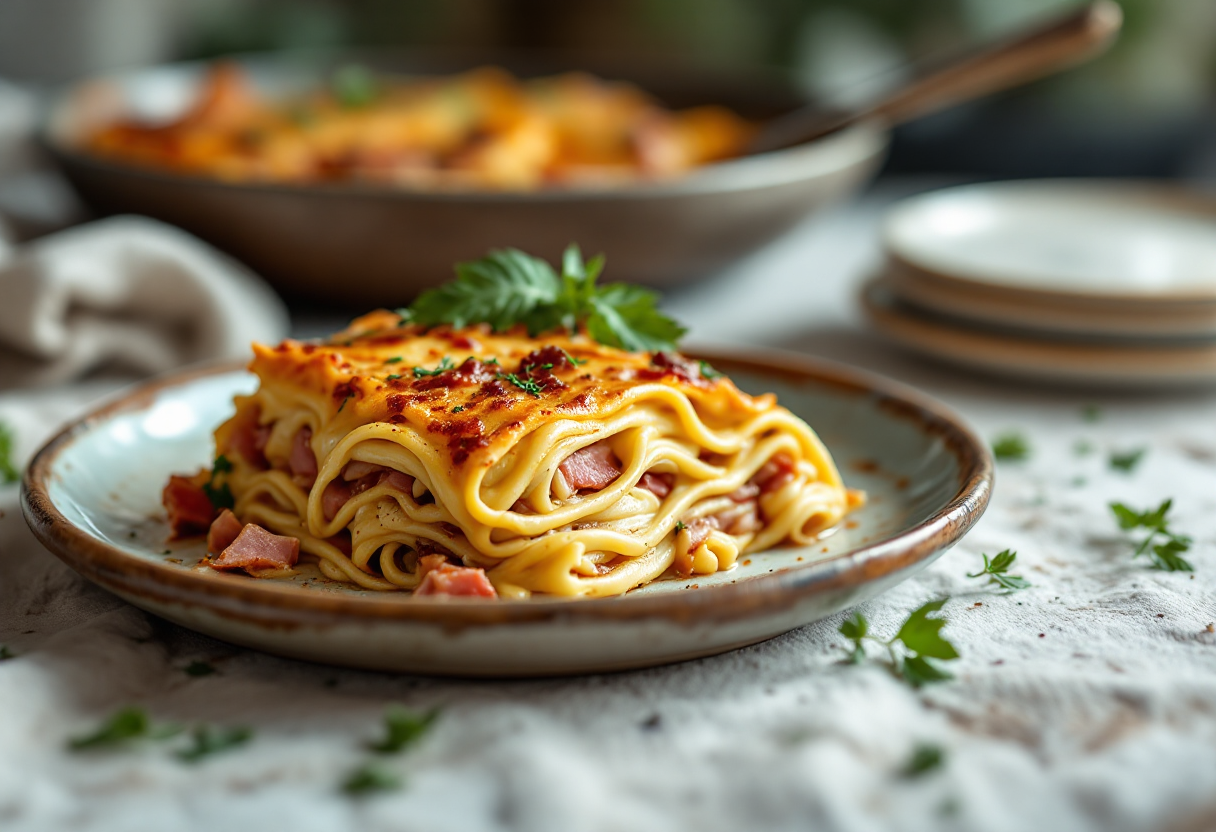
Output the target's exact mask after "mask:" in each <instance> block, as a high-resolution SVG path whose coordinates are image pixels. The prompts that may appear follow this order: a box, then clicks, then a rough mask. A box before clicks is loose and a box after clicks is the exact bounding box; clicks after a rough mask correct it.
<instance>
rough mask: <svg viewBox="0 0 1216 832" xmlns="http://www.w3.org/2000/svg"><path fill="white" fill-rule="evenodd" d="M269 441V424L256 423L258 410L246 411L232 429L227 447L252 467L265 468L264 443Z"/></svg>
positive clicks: (266, 464)
mask: <svg viewBox="0 0 1216 832" xmlns="http://www.w3.org/2000/svg"><path fill="white" fill-rule="evenodd" d="M268 441H270V425H259V424H258V412H257V411H256V410H253V411H246V412H245V414H244V415H243V416H242V418H241V421H240V422H239V423H238V424H237V425H236V426H235V427H234V428H233V429H232V434H231V435H230V436H229V438H228V448H227V450H231V451H232V452H234V453H236V454H237V455H238V456H240V457H241V458H242V459H244V460H245V461H246V462H248V463H249V464H250V465H252V466H253V467H254V468H257V469H259V470H262V471H264V470H266V469H267V468H269V467H270V464H269V463H268V462H267V461H266V443H267V442H268Z"/></svg>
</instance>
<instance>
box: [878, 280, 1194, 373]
mask: <svg viewBox="0 0 1216 832" xmlns="http://www.w3.org/2000/svg"><path fill="white" fill-rule="evenodd" d="M861 301H862V308H863V310H864V311H865V314H866V317H868V318H869V319H870V322H871V323H872V324H873V325H874V326H875V327H876V328H877V329H879V330H880V331H881V332H882V333H883V334H884V335H886V336H887V337H888V338H890V339H891V340H892V341H894V342H895V343H897V344H899V345H901V346H904V347H907V348H909V349H911V350H914V351H916V352H918V353H921V354H922V355H927V356H930V357H931V358H935V359H937V360H939V361H945V362H948V363H950V364H955V365H958V366H962V367H967V368H969V369H972V370H978V371H981V372H983V373H985V374H994V373H995V374H998V375H1002V376H1008V377H1012V378H1021V379H1028V380H1033V381H1040V382H1047V383H1050V384H1067V385H1076V384H1081V385H1084V386H1088V387H1094V388H1107V389H1121V390H1147V389H1193V388H1197V387H1211V386H1212V385H1216V340H1214V339H1211V338H1202V339H1146V338H1138V339H1134V340H1132V339H1126V340H1115V339H1110V338H1078V337H1062V336H1060V335H1059V334H1052V333H1043V332H1034V331H1030V330H1026V329H1021V328H1019V329H1013V328H1002V327H999V326H994V325H990V324H987V323H984V322H976V321H967V320H964V319H960V318H957V317H953V316H951V315H948V314H942V313H940V312H934V311H930V310H926V309H923V308H921V307H917V306H914V305H912V304H909V303H907V302H906V301H904V300H903V299H902V298H901V297H900V296H899V294H897V293H896V292H895V291H893V290H892V287H891V286H890V285H889V284H888V283H887V282H886V281H884V280H883V279H881V278H879V279H875V280H872V281H870V282H869V283H868V284H867V285H866V286H865V288H864V289H863V290H862V297H861Z"/></svg>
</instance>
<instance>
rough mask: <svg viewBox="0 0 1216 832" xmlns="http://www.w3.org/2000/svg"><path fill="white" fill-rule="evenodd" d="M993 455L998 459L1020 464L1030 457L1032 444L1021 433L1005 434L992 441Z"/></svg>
mask: <svg viewBox="0 0 1216 832" xmlns="http://www.w3.org/2000/svg"><path fill="white" fill-rule="evenodd" d="M992 455H993V456H995V457H996V458H997V459H1004V460H1008V461H1010V462H1020V461H1022V460H1024V459H1028V458H1029V457H1030V443H1029V442H1027V441H1026V437H1024V436H1022V434H1020V433H1012V432H1011V433H1003V434H1001V435H1000V436H998V437H997V438H996V439H994V440H993V441H992Z"/></svg>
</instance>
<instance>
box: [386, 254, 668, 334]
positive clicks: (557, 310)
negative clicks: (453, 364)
mask: <svg viewBox="0 0 1216 832" xmlns="http://www.w3.org/2000/svg"><path fill="white" fill-rule="evenodd" d="M603 267H604V258H603V256H602V255H601V256H598V257H593V258H592V259H591V260H590V261H588V262H586V263H584V262H583V257H582V253H581V252H580V251H579V249H578V246H576V245H571V246H569V247H568V248H567V249H566V251H565V253H564V254H563V255H562V272H561V274H560V275H558V274H557V273H556V272H555V271H554V270H553V267H552V266H550V265H549V264H548V263H546V262H545V261H544V260H541V259H540V258H537V257H532V256H531V255H528V254H525V253H524V252H522V251H519V250H518V249H503V250H500V251H492V252H490V254H488V255H487V256H485V257H483V258H481V259H480V260H474V261H472V262H468V263H460V264H457V266H456V279H455V280H454V281H451V282H450V283H445V284H444V285H442V286H439V287H437V288H435V289H430V290H428V291H426V292H423V293H422V294H421V295H419V296H418V299H417V300H415V301H414V303H413V305H411V306H410V307H409V309H408V310H402V311H403V313H407V315H405V316H407V317H408V318H409V320H410V321H412V322H415V323H418V324H421V325H423V326H435V325H437V324H451V325H452V326H454V327H457V328H460V327H463V326H467V325H468V324H472V323H480V322H485V323H488V324H489V325H490V326H491V328H493V329H494V330H495V331H502V330H505V329H509V328H510V327H512V326H514V325H516V324H524V325H525V326H526V327H527V328H528V332H529V334H531V335H537V334H539V333H541V332H546V331H548V330H552V329H557V328H559V327H565V328H566V329H568V330H570V331H575V330H576V329H577V328H578V327H579V326H580V325H581V326H584V327H586V329H587V333H588V334H589V335H590V336H591V337H592V338H594V339H595V340H596V341H599V342H600V343H601V344H605V345H607V346H610V347H617V348H620V349H626V350H633V351H652V352H657V351H661V350H673V349H675V347H676V342H677V341H678V340H679V339H680V337H681V336H682V335H683V334H684V332H685V330H684V328H683V327H681V326H680V325H679V324H677V323H676V322H675V321H673V320H672V319H671V318H668V317H667V316H666V315H664V314H663V313H661V312H660V311H659V310H658V307H657V302H658V296H657V295H656V294H655V293H654V292H651V291H649V290H647V289H643V288H641V287H638V286H633V285H630V284H626V283H609V284H607V285H603V286H597V285H596V280H597V279H598V278H599V275H600V272H601V271H602V270H603Z"/></svg>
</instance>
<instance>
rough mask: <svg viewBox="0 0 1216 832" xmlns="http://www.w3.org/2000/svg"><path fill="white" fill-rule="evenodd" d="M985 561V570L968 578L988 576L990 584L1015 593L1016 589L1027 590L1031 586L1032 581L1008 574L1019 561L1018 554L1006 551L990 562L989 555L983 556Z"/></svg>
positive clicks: (969, 575) (1009, 550) (968, 575)
mask: <svg viewBox="0 0 1216 832" xmlns="http://www.w3.org/2000/svg"><path fill="white" fill-rule="evenodd" d="M981 557H982V558H983V559H984V568H983V569H981V570H980V571H979V572H976V573H975V574H971V573H968V574H967V577H968V578H982V577H984V576H985V575H987V576H988V583H990V584H997V585H998V586H1000V587H1001V588H1003V589H1007V590H1009V591H1011V592H1012V591H1013V590H1016V589H1026V588H1027V587H1028V586H1030V585H1031V584H1030V581H1028V580H1026V579H1025V578H1023V577H1021V576H1019V575H1010V574H1008V572H1009V568H1010V567H1011V566H1013V562H1014V561H1015V560H1017V559H1018V553H1017V552H1015V551H1013V550H1011V549H1006V550H1005V551H1003V552H1001V553H1000V554H998V555H997V556H996V557H994V558H993V559H992V560H988V556H987V555H981Z"/></svg>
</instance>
